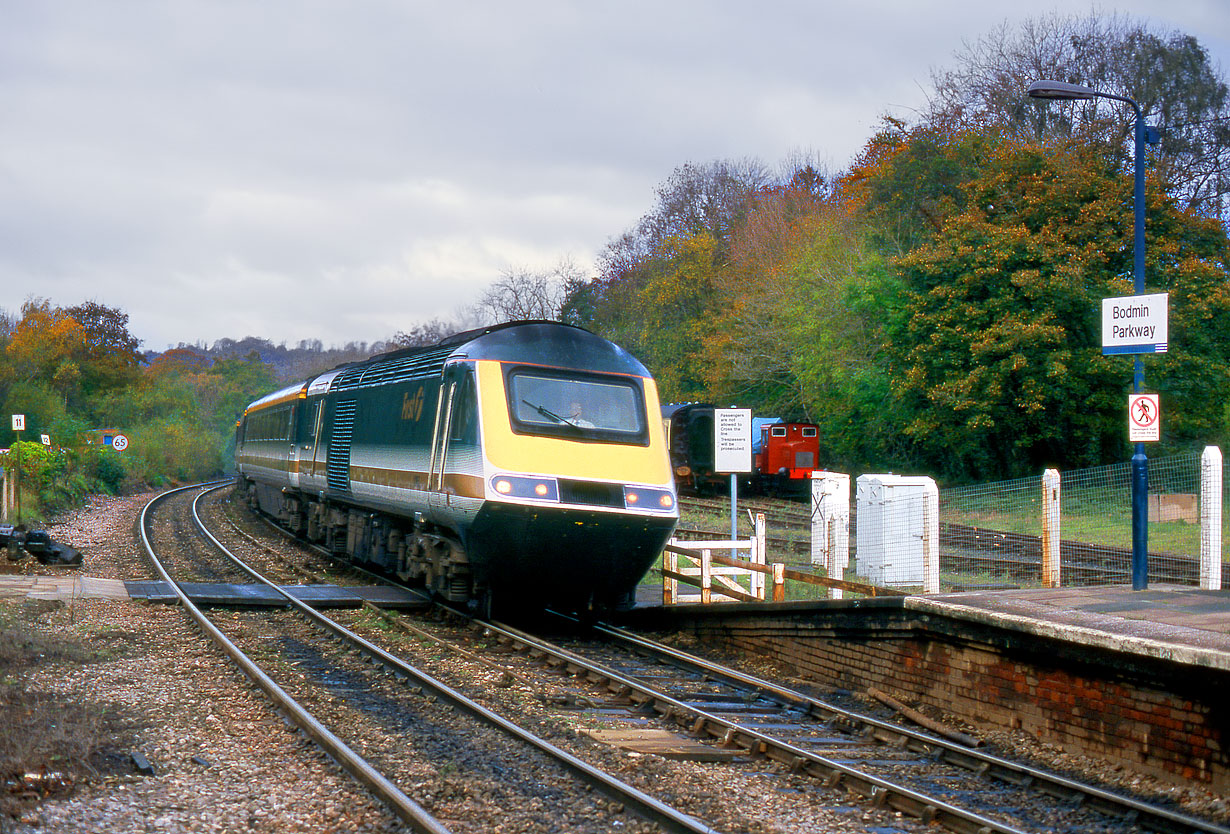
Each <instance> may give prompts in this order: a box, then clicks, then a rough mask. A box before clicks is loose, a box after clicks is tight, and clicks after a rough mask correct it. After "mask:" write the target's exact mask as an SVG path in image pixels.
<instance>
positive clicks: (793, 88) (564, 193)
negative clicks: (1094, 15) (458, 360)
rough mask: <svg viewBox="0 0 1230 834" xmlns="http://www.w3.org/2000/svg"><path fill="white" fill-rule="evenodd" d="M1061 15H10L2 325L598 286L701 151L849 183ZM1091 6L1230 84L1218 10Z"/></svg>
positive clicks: (349, 311)
mask: <svg viewBox="0 0 1230 834" xmlns="http://www.w3.org/2000/svg"><path fill="white" fill-rule="evenodd" d="M856 6H857V8H854V7H856ZM847 7H848V8H847ZM1055 8H1056V6H1054V5H1051V4H1043V3H1033V2H1029V0H1014V1H1013V2H1005V1H1004V0H961V2H941V1H940V0H932V2H926V3H919V2H913V0H862V2H859V3H853V2H850V3H836V2H821V0H810V2H806V1H800V2H789V1H788V0H761V2H758V3H748V2H727V0H712V1H711V2H700V0H696V2H680V1H679V0H646V1H644V2H642V0H623V2H619V3H609V4H602V3H589V2H583V0H573V1H572V2H545V1H543V0H533V1H532V2H516V0H496V1H495V2H466V0H453V2H448V3H445V2H435V3H426V2H416V0H346V2H342V0H293V2H292V0H257V1H256V2H252V0H156V1H155V0H150V1H149V2H139V1H138V0H109V2H105V3H100V2H97V1H96V0H0V308H3V309H5V310H7V311H9V312H11V313H15V312H17V311H18V310H19V309H20V307H21V305H22V303H23V302H24V301H25V300H26V299H28V298H30V297H32V296H33V297H40V298H47V299H50V300H51V302H52V303H53V304H56V305H62V306H67V305H72V304H77V303H80V302H82V301H86V300H96V301H99V302H101V303H103V304H106V305H108V306H112V307H119V308H121V309H123V310H125V311H126V312H127V313H128V314H129V316H130V321H129V328H130V330H131V332H132V333H133V334H134V335H135V336H137V337H138V338H140V339H142V340H143V343H144V347H146V348H150V349H155V350H161V349H165V348H166V347H168V346H170V345H174V344H176V343H179V342H187V343H196V342H198V341H199V342H204V343H207V344H209V343H212V342H214V341H215V340H217V339H219V338H223V337H229V338H235V339H239V338H243V337H244V336H248V335H254V336H263V337H266V338H269V339H272V340H273V341H275V342H281V341H287V342H289V343H291V344H294V343H296V342H298V341H299V340H301V339H321V340H322V341H323V342H324V343H325V344H326V345H328V344H340V343H343V342H348V341H368V342H371V341H375V340H380V339H386V338H388V337H390V336H392V335H393V334H394V333H396V332H397V331H399V330H406V329H408V328H410V327H411V326H413V325H414V324H416V323H418V322H422V321H426V320H428V319H431V318H433V317H441V318H445V319H451V318H452V317H453V316H454V313H455V312H456V311H457V310H458V309H460V308H461V307H462V306H464V305H468V304H470V303H472V302H473V301H475V300H476V298H477V297H478V295H479V293H480V292H481V291H482V289H483V288H484V287H485V286H486V285H488V284H489V283H490V282H492V281H493V280H495V279H497V278H498V277H499V276H500V274H501V272H502V271H504V270H507V269H532V270H540V269H549V268H551V267H552V266H554V265H556V264H558V263H559V262H560V261H561V259H565V258H568V259H571V260H572V261H573V262H575V263H576V264H578V265H580V266H582V267H584V268H586V269H587V270H588V269H589V267H591V266H592V264H593V263H594V260H595V257H596V255H597V254H598V252H599V251H600V250H601V249H602V248H603V246H605V244H606V243H607V241H608V240H610V239H611V238H613V237H615V236H616V235H618V234H619V233H621V232H623V231H624V230H625V229H627V228H629V227H630V226H632V225H633V224H634V223H635V222H636V221H637V219H638V218H639V217H640V216H641V215H643V214H644V213H646V212H647V211H648V210H649V209H650V208H651V207H652V205H653V201H654V188H655V187H656V186H657V185H658V184H660V183H661V182H662V181H663V180H665V179H666V178H667V177H668V176H669V175H670V173H671V171H672V170H674V169H675V168H676V167H678V166H679V165H682V164H683V163H685V162H689V161H691V162H698V163H705V162H709V161H712V160H715V159H741V158H745V157H753V158H757V159H760V160H762V161H763V162H765V163H767V164H769V165H770V166H773V167H776V166H777V165H778V164H779V163H780V162H782V160H784V159H786V158H787V157H790V156H792V155H797V154H800V153H802V154H811V155H812V156H813V157H814V158H815V159H816V160H817V161H818V162H819V163H821V164H823V165H825V166H827V167H828V168H830V169H831V170H840V169H841V168H843V167H844V166H846V165H847V164H848V163H849V162H850V160H851V159H852V157H853V156H854V155H855V154H856V153H857V152H858V150H859V148H860V147H861V146H862V144H863V143H864V142H865V141H866V139H867V138H868V137H869V136H870V135H871V132H872V131H873V129H874V127H875V125H876V124H877V123H878V121H879V118H880V116H881V115H882V114H884V113H886V112H887V113H893V114H897V115H902V116H906V117H909V116H910V114H911V113H912V112H913V111H914V110H915V109H916V108H918V107H920V106H921V104H922V102H923V99H924V94H925V91H926V89H927V87H928V82H929V79H930V73H931V70H932V69H933V68H936V67H944V66H950V65H951V63H952V56H953V54H954V52H956V51H957V50H959V49H960V48H961V45H962V42H963V41H966V42H973V41H976V40H977V39H978V38H979V37H980V36H982V35H984V34H986V33H988V32H989V31H990V30H991V29H993V28H994V27H996V26H998V25H999V24H1001V23H1003V22H1005V21H1007V22H1009V23H1010V24H1013V23H1016V22H1018V21H1020V20H1022V19H1024V18H1031V17H1033V18H1036V17H1039V16H1042V15H1045V14H1048V13H1050V12H1051V11H1052V10H1053V9H1055ZM1061 8H1062V9H1063V10H1065V11H1066V10H1068V9H1072V8H1073V7H1072V6H1069V5H1064V6H1063V7H1061ZM1091 9H1092V7H1086V8H1084V9H1081V10H1079V11H1081V12H1082V13H1083V12H1087V11H1090V10H1091ZM1100 10H1101V11H1102V12H1103V13H1110V12H1113V11H1120V12H1125V13H1127V14H1129V15H1132V16H1133V17H1137V18H1139V19H1143V20H1147V22H1149V23H1150V24H1151V25H1153V26H1154V27H1155V29H1156V30H1159V31H1165V30H1170V29H1179V30H1182V31H1184V32H1186V33H1189V34H1192V35H1195V36H1196V37H1197V38H1198V39H1199V40H1200V42H1201V43H1202V44H1203V45H1204V46H1205V47H1206V48H1207V49H1208V50H1209V52H1210V53H1211V55H1212V56H1213V57H1214V60H1215V61H1216V62H1218V63H1220V65H1221V68H1222V71H1223V74H1224V73H1226V72H1230V2H1227V0H1168V2H1166V3H1159V2H1156V0H1148V2H1145V0H1141V2H1136V0H1132V2H1121V3H1118V4H1116V5H1114V6H1101V7H1100Z"/></svg>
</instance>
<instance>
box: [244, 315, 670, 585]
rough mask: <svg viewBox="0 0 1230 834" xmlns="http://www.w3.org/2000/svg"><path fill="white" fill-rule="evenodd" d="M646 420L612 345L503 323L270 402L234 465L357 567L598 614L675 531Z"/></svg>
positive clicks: (250, 416)
mask: <svg viewBox="0 0 1230 834" xmlns="http://www.w3.org/2000/svg"><path fill="white" fill-rule="evenodd" d="M658 414H659V403H658V395H657V390H656V388H655V386H654V382H653V379H652V378H651V377H650V375H649V373H648V371H646V370H645V368H644V366H643V365H641V363H640V362H638V361H637V360H636V359H634V358H633V357H632V356H631V355H630V354H628V353H627V352H626V351H624V350H623V349H621V348H620V347H618V346H616V345H614V344H612V343H611V342H608V341H606V340H605V339H602V338H600V337H598V336H596V335H594V334H592V333H590V332H588V331H585V330H582V329H580V328H575V327H569V326H567V325H561V324H557V323H553V322H514V323H509V324H505V325H499V326H496V327H490V328H485V329H482V330H477V331H470V332H468V333H463V334H458V335H457V336H454V337H452V338H450V339H447V340H445V341H443V342H441V343H440V344H438V345H435V346H432V347H427V348H408V349H404V350H399V351H395V352H393V353H388V354H384V355H381V356H377V357H374V358H372V359H370V360H368V361H365V362H360V363H357V364H353V365H348V366H344V367H341V368H338V369H335V370H333V371H329V372H327V373H324V374H321V375H320V376H317V377H314V378H312V379H309V380H306V381H304V382H302V383H299V384H297V385H293V386H290V387H288V388H285V389H283V390H281V391H277V392H274V393H272V394H269V395H268V396H266V397H264V398H262V399H259V400H257V401H255V402H253V403H252V404H251V405H249V406H248V408H247V409H246V410H245V412H244V415H243V417H242V419H241V420H240V421H239V424H238V426H237V429H236V431H237V435H236V444H235V459H236V466H237V469H238V472H239V475H240V489H241V490H242V491H243V492H244V494H245V495H246V496H247V497H248V499H249V500H250V502H251V503H252V504H253V506H254V507H258V508H259V509H260V510H262V511H263V512H265V513H267V514H268V515H270V516H272V517H274V518H275V519H276V520H278V521H279V522H280V523H282V524H283V525H285V526H286V527H287V528H288V529H290V530H292V531H294V532H295V533H297V534H299V535H301V536H303V537H305V538H307V539H309V540H311V541H315V542H321V543H323V544H324V545H326V546H327V547H328V548H329V549H330V550H331V551H332V552H334V553H335V554H338V555H339V556H343V557H344V558H347V559H350V560H352V561H354V562H356V563H361V564H366V565H371V566H375V567H378V568H382V569H385V570H387V571H390V572H393V573H396V574H397V575H398V576H400V577H401V578H403V579H406V580H421V581H422V582H424V583H425V584H426V585H427V586H428V587H429V588H430V589H432V590H433V591H435V592H437V593H439V594H441V595H442V596H444V597H446V598H448V599H450V600H454V601H462V600H467V599H478V600H480V601H481V602H483V603H484V604H485V605H487V606H488V607H489V606H490V604H491V603H492V600H493V599H494V600H496V601H498V602H499V604H500V605H501V607H503V606H505V605H508V606H509V607H512V606H514V605H519V604H534V605H540V604H542V603H546V602H553V603H556V604H561V605H566V606H568V607H571V608H573V609H577V608H582V607H588V606H590V605H597V606H602V607H609V606H616V605H626V604H627V603H628V602H629V601H630V600H631V597H632V594H633V593H634V591H635V587H636V585H637V583H638V581H639V580H640V578H641V576H642V575H643V574H644V573H645V571H646V569H647V568H648V567H649V565H650V564H651V563H652V562H653V561H654V559H655V558H656V557H657V556H658V554H659V553H660V551H661V547H662V545H663V544H664V543H665V541H666V540H667V538H668V537H669V536H670V533H671V531H672V530H673V529H674V526H675V523H676V521H677V520H678V509H677V506H676V497H675V489H674V484H673V480H672V476H671V469H670V464H669V460H668V456H667V451H666V445H665V440H664V437H663V429H662V422H661V420H660V419H658V418H657V415H658ZM651 415H653V418H652V419H651Z"/></svg>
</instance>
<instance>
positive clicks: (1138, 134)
mask: <svg viewBox="0 0 1230 834" xmlns="http://www.w3.org/2000/svg"><path fill="white" fill-rule="evenodd" d="M1026 92H1027V93H1028V94H1029V95H1030V96H1031V97H1032V98H1041V99H1062V100H1066V101H1072V100H1079V101H1089V100H1091V99H1095V98H1109V99H1114V100H1115V101H1125V102H1127V103H1128V104H1130V105H1132V110H1134V111H1135V112H1136V130H1135V140H1136V141H1135V166H1136V178H1135V182H1134V186H1135V187H1134V189H1133V194H1132V203H1133V213H1134V220H1135V223H1134V225H1133V231H1132V237H1133V242H1134V244H1135V245H1134V255H1135V267H1134V270H1133V271H1134V275H1135V278H1136V294H1137V295H1143V294H1144V292H1145V143H1146V142H1147V143H1149V144H1151V145H1156V144H1157V141H1158V135H1157V131H1156V130H1155V129H1153V128H1150V127H1147V126H1146V125H1145V116H1144V113H1142V112H1141V110H1140V105H1139V104H1137V103H1136V102H1135V101H1133V100H1132V99H1130V98H1128V97H1127V96H1117V95H1115V94H1113V93H1103V92H1100V91H1098V90H1094V89H1093V88H1091V87H1085V86H1082V85H1080V84H1068V83H1066V82H1063V81H1035V82H1034V83H1032V84H1030V85H1029V89H1028V90H1027V91H1026ZM1144 383H1145V366H1144V362H1143V361H1142V360H1141V358H1140V355H1139V354H1137V355H1136V363H1135V375H1134V378H1133V380H1132V390H1133V391H1134V392H1136V393H1138V394H1139V393H1140V389H1141V388H1142V387H1144ZM1148 545H1149V459H1148V458H1147V457H1146V456H1145V444H1143V443H1137V444H1136V454H1134V455H1132V590H1134V591H1143V590H1144V589H1145V588H1148V587H1149V549H1148Z"/></svg>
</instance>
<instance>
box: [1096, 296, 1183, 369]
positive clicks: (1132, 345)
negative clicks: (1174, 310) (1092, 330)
mask: <svg viewBox="0 0 1230 834" xmlns="http://www.w3.org/2000/svg"><path fill="white" fill-rule="evenodd" d="M1169 311H1170V294H1169V293H1164V292H1163V293H1155V294H1153V295H1129V296H1124V297H1122V298H1103V299H1102V354H1103V355H1108V354H1111V355H1113V354H1131V353H1166V352H1167V350H1168V349H1169V345H1168V339H1169Z"/></svg>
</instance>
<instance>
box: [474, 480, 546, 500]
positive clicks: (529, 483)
mask: <svg viewBox="0 0 1230 834" xmlns="http://www.w3.org/2000/svg"><path fill="white" fill-rule="evenodd" d="M491 488H492V489H493V490H495V491H496V493H498V494H499V495H506V496H508V497H509V498H533V499H535V500H538V501H559V484H558V482H556V480H555V479H554V478H532V477H529V476H526V475H496V476H495V477H494V478H492V479H491Z"/></svg>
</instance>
